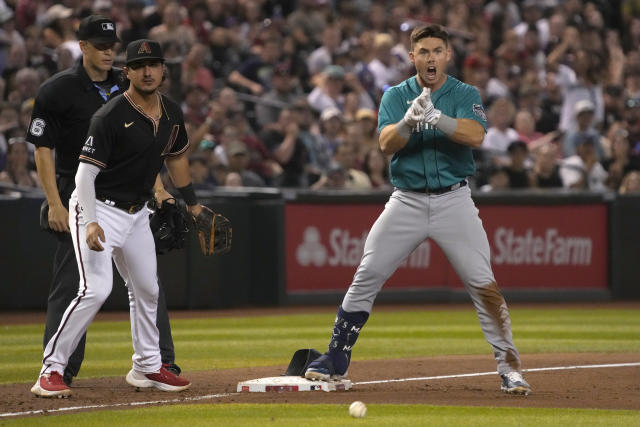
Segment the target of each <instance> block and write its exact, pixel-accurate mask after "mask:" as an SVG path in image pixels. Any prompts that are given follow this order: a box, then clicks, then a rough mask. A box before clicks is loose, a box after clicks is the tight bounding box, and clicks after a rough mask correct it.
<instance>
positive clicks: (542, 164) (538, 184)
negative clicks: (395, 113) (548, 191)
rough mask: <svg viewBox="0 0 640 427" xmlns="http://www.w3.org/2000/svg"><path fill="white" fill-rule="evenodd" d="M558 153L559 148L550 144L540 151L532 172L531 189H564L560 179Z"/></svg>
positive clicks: (542, 147) (543, 146)
mask: <svg viewBox="0 0 640 427" xmlns="http://www.w3.org/2000/svg"><path fill="white" fill-rule="evenodd" d="M557 153H558V148H557V147H556V146H555V145H553V144H550V143H546V144H544V145H542V146H541V147H540V148H539V149H538V152H537V155H536V160H535V163H534V166H533V170H532V172H531V179H530V183H531V187H533V188H562V178H560V167H559V166H558V161H557V157H558V154H557Z"/></svg>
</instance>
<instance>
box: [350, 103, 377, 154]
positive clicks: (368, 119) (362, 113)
mask: <svg viewBox="0 0 640 427" xmlns="http://www.w3.org/2000/svg"><path fill="white" fill-rule="evenodd" d="M356 131H357V132H358V133H359V135H360V137H361V143H360V147H359V151H358V162H359V163H360V164H363V165H364V157H365V155H366V154H367V153H368V152H369V151H371V150H372V149H379V148H380V145H379V144H378V136H379V135H378V115H377V114H376V112H375V111H374V110H369V109H368V108H361V109H359V110H358V112H357V113H356Z"/></svg>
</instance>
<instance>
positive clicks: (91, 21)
mask: <svg viewBox="0 0 640 427" xmlns="http://www.w3.org/2000/svg"><path fill="white" fill-rule="evenodd" d="M78 40H87V41H90V42H93V43H115V42H119V41H120V39H119V38H118V36H117V35H116V24H115V23H114V22H113V21H112V20H111V19H109V18H107V17H106V16H101V15H89V16H87V17H86V18H84V19H83V20H82V21H80V26H79V27H78Z"/></svg>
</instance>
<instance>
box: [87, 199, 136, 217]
mask: <svg viewBox="0 0 640 427" xmlns="http://www.w3.org/2000/svg"><path fill="white" fill-rule="evenodd" d="M96 199H98V200H100V201H101V202H104V204H106V205H108V206H113V207H114V208H118V209H122V210H123V211H125V212H127V213H130V214H134V213H136V212H138V211H140V209H142V208H144V206H145V205H146V204H147V202H146V201H144V202H121V201H118V200H111V199H109V198H107V197H104V196H96Z"/></svg>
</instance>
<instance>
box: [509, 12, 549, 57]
mask: <svg viewBox="0 0 640 427" xmlns="http://www.w3.org/2000/svg"><path fill="white" fill-rule="evenodd" d="M540 3H541V2H540V1H538V0H525V1H524V2H522V22H520V23H519V24H518V25H516V26H515V27H514V31H515V32H516V34H517V35H518V36H520V38H521V39H524V38H525V34H526V33H527V31H529V30H530V29H531V28H535V29H536V35H537V37H538V43H539V45H540V47H541V48H542V50H544V49H545V48H546V47H547V44H548V43H549V36H550V33H549V21H548V20H547V18H545V17H544V14H543V10H542V9H543V7H542V5H541V4H540Z"/></svg>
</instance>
